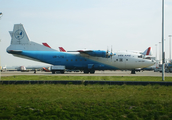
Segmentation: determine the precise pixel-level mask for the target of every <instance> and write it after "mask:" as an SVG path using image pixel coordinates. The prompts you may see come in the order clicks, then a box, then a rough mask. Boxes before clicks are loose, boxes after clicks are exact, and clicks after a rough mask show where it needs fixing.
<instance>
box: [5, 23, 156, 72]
mask: <svg viewBox="0 0 172 120" xmlns="http://www.w3.org/2000/svg"><path fill="white" fill-rule="evenodd" d="M10 35H11V45H10V46H9V47H8V48H7V52H8V53H10V54H12V55H14V56H17V57H21V58H26V59H31V60H36V61H40V62H44V63H48V64H51V65H54V66H57V65H60V66H65V69H71V70H82V71H84V73H91V74H94V73H95V70H131V73H135V70H136V69H138V68H145V67H148V66H152V65H154V64H155V61H154V60H151V59H146V55H149V53H150V48H148V49H146V51H145V52H143V53H133V52H116V53H112V51H111V52H110V51H108V50H107V51H104V50H78V51H72V52H60V51H58V50H55V49H52V48H51V47H49V46H47V45H41V44H38V43H35V42H32V41H30V40H29V38H28V35H27V34H26V31H25V29H24V27H23V25H22V24H15V25H14V28H13V31H10ZM73 52H75V53H73ZM62 73H64V71H62Z"/></svg>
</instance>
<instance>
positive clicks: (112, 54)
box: [110, 45, 114, 60]
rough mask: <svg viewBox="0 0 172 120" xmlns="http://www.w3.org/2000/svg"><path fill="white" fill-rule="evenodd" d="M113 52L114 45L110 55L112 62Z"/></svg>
mask: <svg viewBox="0 0 172 120" xmlns="http://www.w3.org/2000/svg"><path fill="white" fill-rule="evenodd" d="M113 55H114V54H113V52H112V45H111V53H110V57H111V60H112V56H113Z"/></svg>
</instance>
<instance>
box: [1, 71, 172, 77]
mask: <svg viewBox="0 0 172 120" xmlns="http://www.w3.org/2000/svg"><path fill="white" fill-rule="evenodd" d="M13 75H50V76H66V75H67V76H162V73H160V72H154V71H143V72H142V71H141V72H136V74H131V71H96V72H95V74H84V73H83V72H65V73H64V74H60V73H57V74H52V73H51V72H44V71H42V72H41V71H37V72H36V74H35V73H34V71H30V72H21V71H6V72H1V73H0V76H13ZM165 76H168V77H172V73H165Z"/></svg>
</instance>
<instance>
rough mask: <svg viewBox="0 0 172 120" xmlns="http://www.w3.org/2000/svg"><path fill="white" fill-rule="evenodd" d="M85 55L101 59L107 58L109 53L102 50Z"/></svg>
mask: <svg viewBox="0 0 172 120" xmlns="http://www.w3.org/2000/svg"><path fill="white" fill-rule="evenodd" d="M87 54H89V55H91V56H94V57H103V58H109V57H110V52H109V51H103V50H93V51H90V52H87Z"/></svg>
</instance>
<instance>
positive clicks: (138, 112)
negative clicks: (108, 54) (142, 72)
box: [0, 76, 172, 120]
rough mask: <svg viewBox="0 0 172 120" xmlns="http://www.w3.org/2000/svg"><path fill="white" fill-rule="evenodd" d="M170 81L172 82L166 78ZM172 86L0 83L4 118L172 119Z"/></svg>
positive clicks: (36, 78)
mask: <svg viewBox="0 0 172 120" xmlns="http://www.w3.org/2000/svg"><path fill="white" fill-rule="evenodd" d="M38 79H39V80H70V79H71V80H121V81H122V80H123V81H138V80H139V81H161V77H117V76H113V77H111V76H106V77H101V76H99V77H96V76H92V77H90V76H85V77H84V76H82V77H80V76H78V77H76V76H11V77H2V80H38ZM166 81H171V78H170V77H166ZM171 93H172V87H171V86H160V85H147V86H142V85H137V86H136V85H98V84H96V85H72V84H67V85H61V84H56V85H55V84H34V85H31V84H28V85H2V84H0V119H14V120H19V119H31V120H33V119H38V120H39V119H40V120H43V119H63V120H64V119H72V120H76V119H77V120H78V119H82V120H96V119H97V120H99V119H104V120H107V119H118V120H121V119H122V120H123V119H131V120H135V119H147V120H165V119H171V118H172V94H171Z"/></svg>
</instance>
